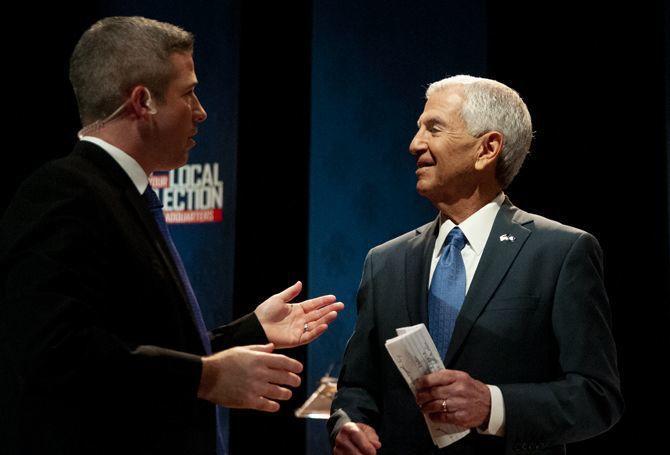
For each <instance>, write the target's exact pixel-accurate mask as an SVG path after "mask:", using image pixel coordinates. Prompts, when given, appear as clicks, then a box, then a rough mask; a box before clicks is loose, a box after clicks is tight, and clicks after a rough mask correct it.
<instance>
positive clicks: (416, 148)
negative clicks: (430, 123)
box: [409, 130, 427, 156]
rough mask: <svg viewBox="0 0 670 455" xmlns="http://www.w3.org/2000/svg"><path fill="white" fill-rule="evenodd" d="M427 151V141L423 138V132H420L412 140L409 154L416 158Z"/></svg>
mask: <svg viewBox="0 0 670 455" xmlns="http://www.w3.org/2000/svg"><path fill="white" fill-rule="evenodd" d="M426 149H427V144H426V141H425V140H424V139H423V138H422V137H421V131H420V130H419V131H417V133H416V135H415V136H414V138H413V139H412V142H410V143H409V153H411V154H412V155H414V156H416V155H418V154H419V153H421V152H424V151H426Z"/></svg>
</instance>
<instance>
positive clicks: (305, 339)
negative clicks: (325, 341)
mask: <svg viewBox="0 0 670 455" xmlns="http://www.w3.org/2000/svg"><path fill="white" fill-rule="evenodd" d="M327 329H328V324H321V325H318V326H316V327H314V328H311V329H310V330H309V331H308V332H305V333H303V334H302V336H301V338H300V344H307V343H311V342H312V341H314V340H316V339H317V338H318V337H319V336H321V334H322V333H323V332H325V331H326V330H327Z"/></svg>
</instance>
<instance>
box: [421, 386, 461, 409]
mask: <svg viewBox="0 0 670 455" xmlns="http://www.w3.org/2000/svg"><path fill="white" fill-rule="evenodd" d="M452 394H453V391H452V390H451V388H450V386H436V387H431V388H429V389H421V390H417V392H416V402H417V404H418V405H419V406H421V407H422V408H423V405H424V404H425V403H427V402H429V401H431V400H442V399H444V398H446V397H448V396H451V395H452Z"/></svg>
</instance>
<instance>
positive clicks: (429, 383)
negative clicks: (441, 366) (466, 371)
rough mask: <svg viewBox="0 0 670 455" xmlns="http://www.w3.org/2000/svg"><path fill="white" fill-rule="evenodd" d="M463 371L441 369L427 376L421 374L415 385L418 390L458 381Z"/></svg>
mask: <svg viewBox="0 0 670 455" xmlns="http://www.w3.org/2000/svg"><path fill="white" fill-rule="evenodd" d="M462 373H463V372H461V371H456V370H440V371H436V372H435V373H430V374H427V375H425V376H421V377H420V378H419V379H417V380H416V381H414V387H415V388H416V389H417V390H421V389H427V388H430V387H435V386H443V385H449V384H451V383H452V382H454V381H456V380H457V379H458V377H459V375H460V374H462Z"/></svg>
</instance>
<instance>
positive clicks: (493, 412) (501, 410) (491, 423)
mask: <svg viewBox="0 0 670 455" xmlns="http://www.w3.org/2000/svg"><path fill="white" fill-rule="evenodd" d="M486 386H487V387H488V389H489V393H490V394H491V405H490V406H489V415H488V418H487V419H486V422H485V423H482V424H481V425H480V426H479V427H477V432H478V433H480V434H486V435H491V436H504V435H505V402H504V401H503V396H502V392H501V391H500V388H498V387H497V386H494V385H489V384H487V385H486Z"/></svg>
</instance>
